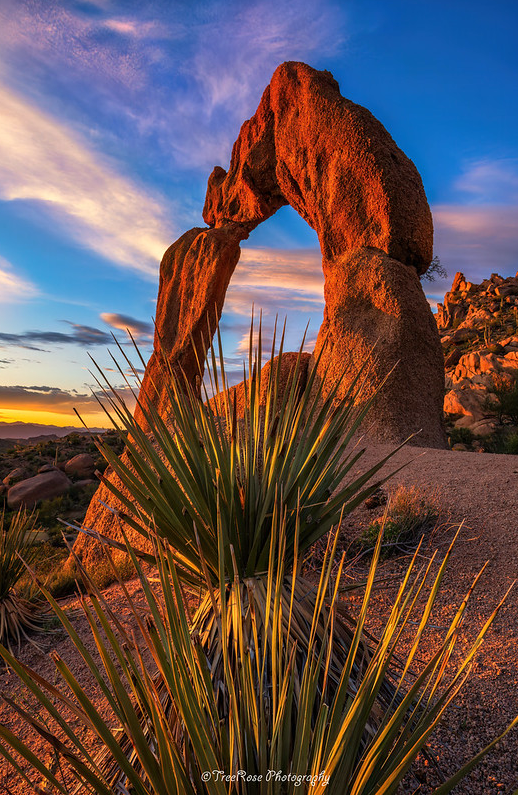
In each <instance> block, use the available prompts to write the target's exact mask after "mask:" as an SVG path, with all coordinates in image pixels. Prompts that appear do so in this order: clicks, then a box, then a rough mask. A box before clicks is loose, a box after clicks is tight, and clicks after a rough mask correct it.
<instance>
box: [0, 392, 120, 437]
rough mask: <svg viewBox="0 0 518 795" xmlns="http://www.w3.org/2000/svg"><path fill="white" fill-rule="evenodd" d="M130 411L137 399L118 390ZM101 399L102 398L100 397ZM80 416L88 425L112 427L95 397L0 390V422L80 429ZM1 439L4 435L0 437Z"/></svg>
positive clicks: (89, 395) (77, 393)
mask: <svg viewBox="0 0 518 795" xmlns="http://www.w3.org/2000/svg"><path fill="white" fill-rule="evenodd" d="M117 392H118V393H119V394H121V395H122V396H123V397H124V399H125V400H126V401H127V403H128V405H129V406H130V407H133V404H134V399H133V396H132V394H131V391H130V390H129V389H128V388H127V387H123V388H118V389H117ZM100 397H101V399H102V395H100ZM74 409H75V410H77V411H78V412H79V414H80V415H81V417H82V418H83V420H84V421H85V422H86V423H87V424H88V425H95V426H98V427H109V426H110V422H109V420H108V418H107V417H106V414H105V413H104V411H103V409H102V408H101V406H100V405H99V401H98V400H97V398H96V396H95V395H93V394H91V393H90V394H88V393H80V392H75V391H70V392H69V391H66V390H63V389H60V388H58V387H51V386H0V421H3V422H14V421H21V422H37V423H42V424H53V425H73V426H75V427H79V426H80V425H81V421H80V420H79V419H78V418H77V416H76V414H75V411H74ZM0 436H1V434H0Z"/></svg>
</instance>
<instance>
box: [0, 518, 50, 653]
mask: <svg viewBox="0 0 518 795" xmlns="http://www.w3.org/2000/svg"><path fill="white" fill-rule="evenodd" d="M35 524H36V515H35V514H34V513H27V511H25V510H24V509H23V508H20V509H19V510H18V511H17V512H16V513H13V514H12V515H11V518H10V520H9V521H7V519H6V516H5V510H3V511H2V512H1V513H0V642H1V643H4V644H7V645H10V644H11V643H12V642H15V643H17V644H18V645H20V642H21V640H22V638H25V639H30V636H29V635H28V634H27V633H30V632H33V631H36V630H38V629H41V626H42V618H43V611H42V603H41V600H39V599H30V598H26V597H24V596H22V595H21V594H20V593H19V592H18V591H17V588H16V586H17V585H18V583H19V581H20V578H21V576H22V575H23V574H25V572H26V569H25V565H24V562H23V561H24V560H25V561H27V562H29V563H30V562H31V561H32V560H33V559H34V557H35V556H36V554H37V551H36V548H35V546H34V541H35V536H36V529H35Z"/></svg>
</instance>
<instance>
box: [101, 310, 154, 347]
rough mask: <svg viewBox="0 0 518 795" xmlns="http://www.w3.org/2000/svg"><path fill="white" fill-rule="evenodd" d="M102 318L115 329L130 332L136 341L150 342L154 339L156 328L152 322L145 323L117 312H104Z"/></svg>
mask: <svg viewBox="0 0 518 795" xmlns="http://www.w3.org/2000/svg"><path fill="white" fill-rule="evenodd" d="M100 318H101V320H103V321H104V322H105V323H107V325H108V326H111V327H112V328H114V329H119V330H120V331H126V332H128V331H129V332H130V334H131V336H132V337H133V339H134V340H135V341H136V342H150V341H152V340H153V333H154V329H153V326H152V324H151V323H144V321H142V320H137V319H136V318H134V317H130V315H121V314H119V313H117V312H103V313H102V314H101V315H100Z"/></svg>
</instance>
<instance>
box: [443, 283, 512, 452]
mask: <svg viewBox="0 0 518 795" xmlns="http://www.w3.org/2000/svg"><path fill="white" fill-rule="evenodd" d="M436 322H437V327H438V329H439V334H440V337H441V344H442V347H443V351H444V357H445V367H446V395H445V399H444V412H445V414H446V416H447V418H448V419H449V420H450V421H451V422H453V423H454V425H455V426H456V427H458V428H469V429H470V430H471V431H472V432H473V433H474V434H476V435H479V436H485V435H488V434H491V433H492V432H493V431H494V430H495V427H496V425H497V423H498V419H497V416H496V415H497V414H498V397H497V394H498V393H499V392H501V390H502V389H503V390H512V389H513V387H514V384H516V383H517V382H518V274H517V275H516V276H511V277H508V278H504V277H502V276H499V275H498V274H497V273H492V274H491V276H490V278H489V279H484V281H482V282H481V283H480V284H475V283H473V282H470V281H468V280H467V279H466V278H465V276H464V274H463V273H460V272H459V273H457V274H456V275H455V278H454V280H453V284H452V287H451V290H450V291H449V292H448V293H446V295H445V297H444V303H443V304H438V311H437V315H436Z"/></svg>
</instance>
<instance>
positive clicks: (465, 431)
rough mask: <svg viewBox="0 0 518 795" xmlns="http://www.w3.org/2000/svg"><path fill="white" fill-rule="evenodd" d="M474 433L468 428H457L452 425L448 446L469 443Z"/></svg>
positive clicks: (471, 441)
mask: <svg viewBox="0 0 518 795" xmlns="http://www.w3.org/2000/svg"><path fill="white" fill-rule="evenodd" d="M474 438H475V435H474V433H473V431H472V430H471V429H470V428H457V427H456V426H454V427H453V428H452V429H451V430H450V432H449V442H450V447H453V445H454V444H466V445H471V444H472V443H473V440H474Z"/></svg>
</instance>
